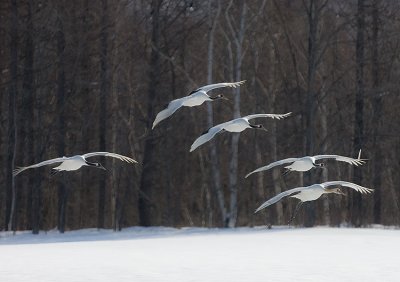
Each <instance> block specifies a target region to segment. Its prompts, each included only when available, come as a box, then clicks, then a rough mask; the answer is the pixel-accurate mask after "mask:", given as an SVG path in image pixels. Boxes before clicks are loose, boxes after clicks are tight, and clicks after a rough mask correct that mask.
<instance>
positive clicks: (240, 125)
mask: <svg viewBox="0 0 400 282" xmlns="http://www.w3.org/2000/svg"><path fill="white" fill-rule="evenodd" d="M290 114H291V113H286V114H254V115H248V116H245V117H241V118H236V119H233V120H230V121H227V122H224V123H221V124H218V125H216V126H213V127H211V128H210V129H208V130H207V131H206V132H204V133H203V134H202V135H201V136H200V137H199V138H197V139H196V140H195V141H194V142H193V144H192V146H191V147H190V152H192V151H194V150H195V149H196V148H197V147H199V146H201V145H203V144H204V143H206V142H208V141H210V140H211V139H212V138H213V137H214V136H215V135H216V134H217V133H219V132H222V131H229V132H242V131H243V130H245V129H246V128H256V129H262V130H265V131H267V130H266V129H265V128H264V127H263V125H262V124H251V123H250V122H249V120H251V119H254V118H261V117H268V118H272V119H283V118H285V117H288V116H290Z"/></svg>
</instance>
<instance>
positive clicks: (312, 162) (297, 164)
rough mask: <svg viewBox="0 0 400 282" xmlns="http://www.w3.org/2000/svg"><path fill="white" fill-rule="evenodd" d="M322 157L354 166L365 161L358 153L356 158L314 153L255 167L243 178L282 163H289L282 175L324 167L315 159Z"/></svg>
mask: <svg viewBox="0 0 400 282" xmlns="http://www.w3.org/2000/svg"><path fill="white" fill-rule="evenodd" d="M360 153H361V150H360ZM322 159H334V160H336V161H339V162H346V163H349V164H351V165H355V166H359V165H363V164H364V163H365V161H366V160H365V159H360V154H359V155H358V159H353V158H349V157H343V156H339V155H316V156H311V157H310V156H306V157H301V158H288V159H283V160H280V161H276V162H273V163H270V164H268V165H266V166H262V167H260V168H257V169H256V170H253V171H252V172H250V173H248V174H247V175H246V176H245V178H247V177H249V176H250V175H252V174H253V173H256V172H260V171H264V170H268V169H271V168H274V167H276V166H279V165H282V164H290V165H288V166H285V168H286V171H285V172H284V175H285V174H287V173H289V172H291V171H308V170H310V169H312V168H324V167H325V165H324V163H316V161H317V160H322Z"/></svg>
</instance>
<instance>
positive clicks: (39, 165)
mask: <svg viewBox="0 0 400 282" xmlns="http://www.w3.org/2000/svg"><path fill="white" fill-rule="evenodd" d="M68 159H69V158H67V157H62V158H55V159H51V160H47V161H43V162H41V163H38V164H34V165H30V166H22V167H18V168H16V169H14V170H13V176H16V175H17V174H20V173H21V172H23V171H24V170H27V169H30V168H36V167H41V166H45V165H50V164H55V163H61V162H63V161H66V160H68Z"/></svg>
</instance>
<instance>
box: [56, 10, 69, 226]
mask: <svg viewBox="0 0 400 282" xmlns="http://www.w3.org/2000/svg"><path fill="white" fill-rule="evenodd" d="M62 9H63V7H59V13H60V14H61V10H62ZM60 14H59V17H58V19H57V28H58V31H57V56H58V66H57V68H58V74H57V113H58V132H57V133H58V142H57V153H58V155H59V156H64V155H65V142H64V140H65V34H64V24H63V19H62V18H60V17H61V15H60ZM63 178H64V179H65V175H63ZM66 189H67V188H66V187H65V182H64V181H62V182H60V184H59V186H58V230H59V231H60V233H64V231H65V213H66V212H65V208H66V204H67V190H66Z"/></svg>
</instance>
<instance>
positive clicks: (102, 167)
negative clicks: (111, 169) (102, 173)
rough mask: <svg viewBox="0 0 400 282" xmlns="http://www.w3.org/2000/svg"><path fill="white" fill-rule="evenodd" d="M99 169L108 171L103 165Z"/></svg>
mask: <svg viewBox="0 0 400 282" xmlns="http://www.w3.org/2000/svg"><path fill="white" fill-rule="evenodd" d="M98 168H101V169H103V170H107V169H106V168H105V167H104V166H102V165H101V164H100V166H98Z"/></svg>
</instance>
